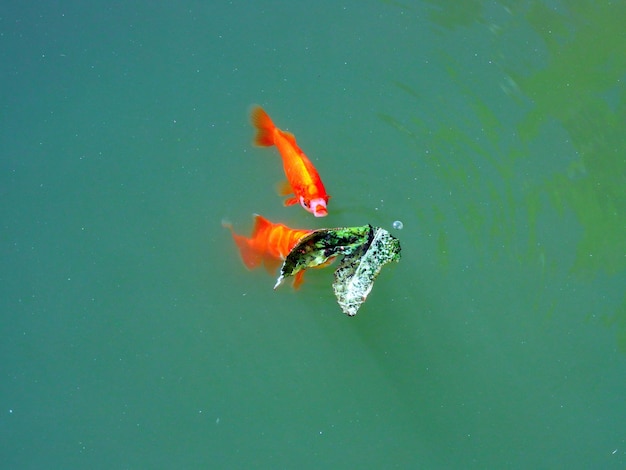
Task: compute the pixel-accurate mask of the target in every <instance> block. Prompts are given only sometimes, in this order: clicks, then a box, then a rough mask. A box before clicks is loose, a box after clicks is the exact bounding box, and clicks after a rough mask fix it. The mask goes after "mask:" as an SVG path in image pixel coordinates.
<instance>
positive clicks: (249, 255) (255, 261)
mask: <svg viewBox="0 0 626 470" xmlns="http://www.w3.org/2000/svg"><path fill="white" fill-rule="evenodd" d="M222 226H223V227H225V228H227V229H229V230H230V233H231V235H232V236H233V240H234V241H235V245H237V248H238V249H239V255H240V256H241V260H242V261H243V264H245V265H246V267H247V268H248V269H254V268H256V267H258V266H259V265H260V264H261V262H262V261H263V256H262V255H261V254H260V253H259V252H257V251H256V250H255V249H254V248H253V247H252V246H251V245H250V240H249V239H248V238H246V237H244V236H242V235H239V234H237V233H235V231H234V230H233V227H232V225H231V224H230V222H226V221H222Z"/></svg>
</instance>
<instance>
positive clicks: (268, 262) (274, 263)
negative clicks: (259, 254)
mask: <svg viewBox="0 0 626 470" xmlns="http://www.w3.org/2000/svg"><path fill="white" fill-rule="evenodd" d="M263 264H264V265H265V269H266V270H267V272H268V273H270V274H272V275H274V274H276V271H277V270H278V267H279V266H280V265H281V264H283V260H281V259H278V258H274V257H273V256H265V257H264V258H263Z"/></svg>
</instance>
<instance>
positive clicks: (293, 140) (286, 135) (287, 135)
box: [280, 131, 298, 147]
mask: <svg viewBox="0 0 626 470" xmlns="http://www.w3.org/2000/svg"><path fill="white" fill-rule="evenodd" d="M280 133H281V134H282V135H283V137H284V138H285V139H287V141H288V142H289V143H290V144H292V145H293V146H295V147H297V146H298V144H297V143H296V136H295V135H293V134H292V133H291V132H289V131H280Z"/></svg>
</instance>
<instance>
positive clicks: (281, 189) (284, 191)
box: [276, 181, 294, 196]
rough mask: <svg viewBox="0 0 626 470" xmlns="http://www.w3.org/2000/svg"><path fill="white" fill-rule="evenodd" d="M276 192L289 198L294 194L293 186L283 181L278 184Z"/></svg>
mask: <svg viewBox="0 0 626 470" xmlns="http://www.w3.org/2000/svg"><path fill="white" fill-rule="evenodd" d="M276 191H277V192H278V194H280V195H281V196H288V195H289V194H294V192H293V188H292V187H291V184H289V181H281V182H280V183H278V184H276Z"/></svg>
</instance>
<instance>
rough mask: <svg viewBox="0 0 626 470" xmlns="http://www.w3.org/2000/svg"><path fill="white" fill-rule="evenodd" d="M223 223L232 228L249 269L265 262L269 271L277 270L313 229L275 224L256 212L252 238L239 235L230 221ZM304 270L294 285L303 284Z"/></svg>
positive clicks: (296, 286)
mask: <svg viewBox="0 0 626 470" xmlns="http://www.w3.org/2000/svg"><path fill="white" fill-rule="evenodd" d="M223 225H224V226H225V227H227V228H229V229H230V232H231V234H232V236H233V240H235V244H236V245H237V247H238V248H239V254H240V255H241V259H242V260H243V263H244V264H245V265H246V267H247V268H248V269H254V268H257V267H258V266H260V265H261V263H263V264H264V265H265V267H266V268H267V270H268V271H270V272H272V271H274V272H275V271H276V269H277V268H278V266H279V265H280V264H281V263H282V262H283V260H284V259H285V257H286V256H287V255H288V254H289V252H290V251H291V249H292V248H293V247H294V246H295V245H296V243H298V241H299V240H300V239H301V238H302V237H304V236H305V235H308V234H309V233H311V232H312V230H294V229H291V228H289V227H287V226H286V225H283V224H274V223H272V222H270V221H269V220H267V219H266V218H264V217H262V216H260V215H258V214H255V216H254V229H253V230H252V235H251V236H250V238H246V237H244V236H242V235H238V234H236V233H235V232H234V231H233V228H232V226H231V225H230V224H228V223H223ZM303 274H304V271H300V272H299V273H298V274H296V277H295V279H294V282H293V287H294V288H296V289H297V288H298V287H300V285H301V284H302V281H303V279H302V275H303Z"/></svg>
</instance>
